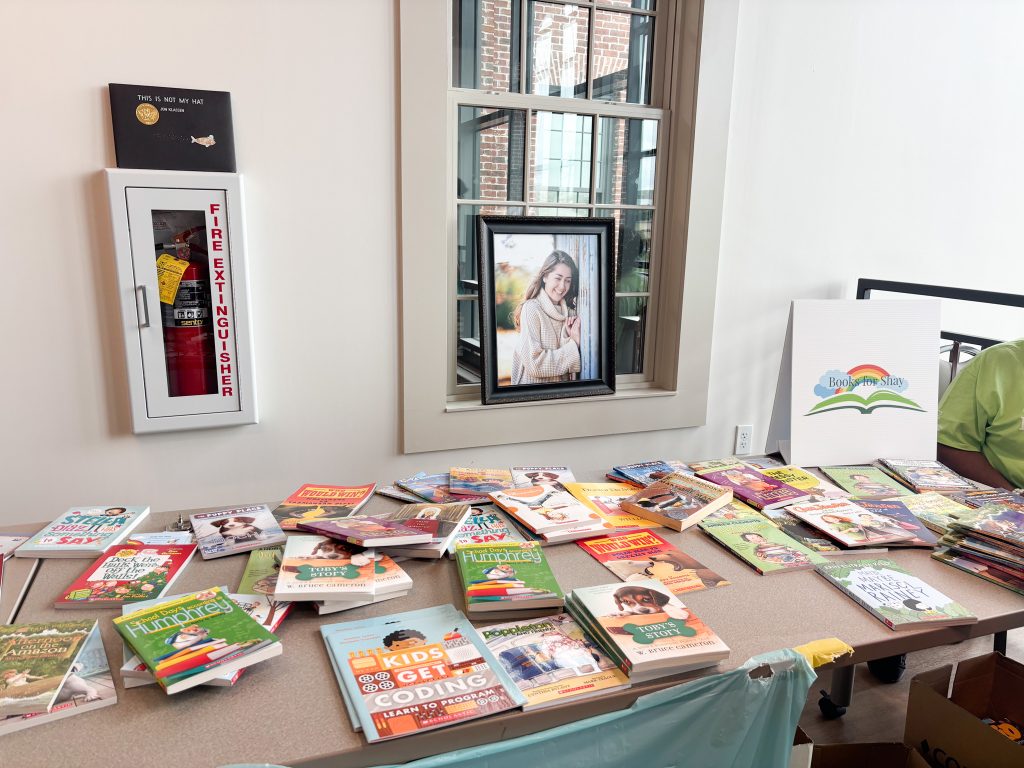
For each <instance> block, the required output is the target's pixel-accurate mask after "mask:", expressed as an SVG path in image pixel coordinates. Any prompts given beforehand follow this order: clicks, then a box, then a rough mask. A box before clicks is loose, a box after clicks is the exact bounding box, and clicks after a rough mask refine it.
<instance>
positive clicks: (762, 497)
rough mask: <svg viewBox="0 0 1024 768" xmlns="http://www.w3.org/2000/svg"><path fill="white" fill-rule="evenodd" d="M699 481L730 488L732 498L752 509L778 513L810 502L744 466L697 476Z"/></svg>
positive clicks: (777, 481)
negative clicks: (801, 502) (789, 507)
mask: <svg viewBox="0 0 1024 768" xmlns="http://www.w3.org/2000/svg"><path fill="white" fill-rule="evenodd" d="M697 475H698V477H703V478H704V479H705V480H710V481H711V482H712V483H714V484H715V485H720V486H722V487H723V488H732V493H733V495H734V496H735V497H736V498H738V499H740V500H741V501H743V502H745V503H747V504H749V505H750V506H752V507H753V508H754V509H777V508H778V507H784V506H786V505H787V504H795V503H797V502H799V501H805V500H807V499H809V498H810V494H809V493H807V492H805V491H801V490H798V489H796V488H794V487H793V486H791V485H786V483H783V482H781V481H779V480H776V479H775V478H774V477H768V475H765V474H762V473H761V472H758V471H757V470H756V469H754V468H752V467H747V466H739V467H729V468H727V469H722V470H718V471H715V470H712V471H704V472H700V471H698V472H697Z"/></svg>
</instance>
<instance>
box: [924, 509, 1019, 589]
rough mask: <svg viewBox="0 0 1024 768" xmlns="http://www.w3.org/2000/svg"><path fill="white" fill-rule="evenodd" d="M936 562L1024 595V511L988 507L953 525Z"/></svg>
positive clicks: (971, 512) (937, 553)
mask: <svg viewBox="0 0 1024 768" xmlns="http://www.w3.org/2000/svg"><path fill="white" fill-rule="evenodd" d="M939 543H940V545H942V548H941V549H939V550H938V551H936V552H934V553H933V554H932V557H934V558H935V559H936V560H941V561H942V562H944V563H947V564H949V565H952V566H953V567H955V568H959V569H960V570H962V571H967V572H968V573H972V574H974V575H975V576H978V577H979V578H982V579H985V580H986V581H990V582H992V583H993V584H998V585H999V586H1001V587H1005V588H1006V589H1009V590H1012V591H1014V592H1016V593H1018V594H1021V595H1024V511H1022V510H1021V509H1017V508H1016V507H1013V506H1008V505H1006V504H999V503H993V504H986V505H984V506H982V507H979V508H978V509H975V510H969V511H967V512H966V513H964V514H963V515H961V516H959V517H957V518H956V519H954V520H952V521H951V522H950V526H949V531H948V532H947V533H946V535H944V536H943V537H942V538H941V539H940V540H939Z"/></svg>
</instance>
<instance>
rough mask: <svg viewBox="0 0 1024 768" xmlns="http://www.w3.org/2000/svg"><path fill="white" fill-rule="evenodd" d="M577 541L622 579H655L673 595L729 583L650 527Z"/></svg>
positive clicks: (584, 549)
mask: <svg viewBox="0 0 1024 768" xmlns="http://www.w3.org/2000/svg"><path fill="white" fill-rule="evenodd" d="M578 545H579V546H580V547H581V548H582V549H583V551H584V552H586V553H587V554H588V555H590V556H591V557H593V558H594V559H595V560H597V561H598V562H599V563H601V565H603V566H604V567H605V568H607V569H608V570H609V571H611V572H612V573H614V574H615V575H616V576H618V577H619V578H620V579H622V580H623V581H644V580H647V579H657V580H658V581H660V582H661V583H662V584H664V585H665V586H666V587H668V588H669V591H671V592H672V594H674V595H681V594H683V593H684V592H694V591H696V590H699V589H704V588H706V587H724V586H726V585H728V584H729V582H728V581H726V580H725V579H724V578H722V577H721V576H719V575H718V574H717V573H715V572H714V571H712V570H711V569H710V568H708V567H707V566H706V565H704V564H702V563H700V562H698V561H697V560H695V559H694V558H692V557H690V556H689V555H687V554H686V553H685V552H681V551H680V550H679V549H677V548H676V547H674V546H672V545H671V544H669V543H668V542H667V541H665V540H664V539H663V538H661V537H660V536H659V535H658V534H656V533H654V532H652V531H644V530H641V531H633V532H630V533H619V534H616V535H613V536H603V537H599V538H593V539H587V540H586V541H581V542H578Z"/></svg>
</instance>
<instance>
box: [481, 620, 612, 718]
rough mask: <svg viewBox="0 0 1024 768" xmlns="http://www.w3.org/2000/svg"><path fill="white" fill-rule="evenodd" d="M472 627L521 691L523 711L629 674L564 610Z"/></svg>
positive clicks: (591, 692) (596, 689)
mask: <svg viewBox="0 0 1024 768" xmlns="http://www.w3.org/2000/svg"><path fill="white" fill-rule="evenodd" d="M478 631H479V633H480V636H481V637H482V638H483V639H484V642H485V643H487V647H488V648H489V649H490V651H491V653H492V654H494V656H495V657H496V658H497V659H498V661H499V662H500V663H501V666H502V667H503V668H504V670H505V671H506V672H507V673H508V675H509V677H511V678H512V680H513V681H514V682H515V684H516V685H517V686H518V687H519V690H520V691H522V693H523V695H524V696H525V697H526V704H525V705H524V706H523V710H524V711H528V710H531V709H540V708H542V707H547V706H551V705H553V704H562V703H565V702H568V701H578V700H580V699H587V698H590V697H592V696H597V695H600V694H602V693H611V692H612V691H618V690H621V689H623V688H628V687H629V678H628V677H626V675H625V674H624V673H623V672H622V671H621V670H620V669H619V668H618V667H617V666H616V665H615V662H614V661H612V660H611V659H610V658H609V657H608V655H607V654H606V653H604V651H602V650H601V649H600V647H599V646H597V645H596V644H595V643H593V642H592V641H591V640H590V639H589V638H588V637H587V635H586V634H585V633H584V632H583V630H582V629H581V628H580V626H579V624H577V623H576V622H575V621H574V620H573V619H572V617H571V616H569V615H568V614H565V613H559V614H556V615H554V616H548V617H545V618H541V619H525V620H522V621H514V622H510V623H507V624H494V625H492V626H489V627H484V628H483V629H480V630H478Z"/></svg>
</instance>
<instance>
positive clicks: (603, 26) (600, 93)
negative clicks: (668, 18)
mask: <svg viewBox="0 0 1024 768" xmlns="http://www.w3.org/2000/svg"><path fill="white" fill-rule="evenodd" d="M595 13H596V16H595V17H594V91H593V93H594V98H595V99H607V100H609V101H628V102H629V103H631V104H650V103H651V58H652V56H653V48H654V19H653V18H652V17H651V16H638V15H636V14H634V13H615V12H614V11H595Z"/></svg>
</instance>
